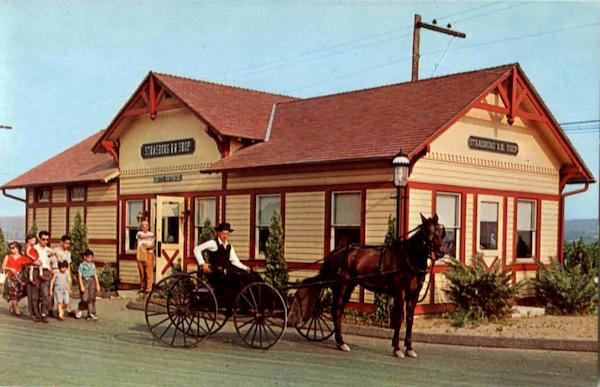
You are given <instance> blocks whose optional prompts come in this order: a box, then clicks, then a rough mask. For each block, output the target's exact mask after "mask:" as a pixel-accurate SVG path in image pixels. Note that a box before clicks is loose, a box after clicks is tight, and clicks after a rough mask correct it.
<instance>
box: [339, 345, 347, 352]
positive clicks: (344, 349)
mask: <svg viewBox="0 0 600 387" xmlns="http://www.w3.org/2000/svg"><path fill="white" fill-rule="evenodd" d="M338 349H339V350H340V351H344V352H350V347H349V346H348V344H342V345H338Z"/></svg>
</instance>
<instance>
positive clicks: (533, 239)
mask: <svg viewBox="0 0 600 387" xmlns="http://www.w3.org/2000/svg"><path fill="white" fill-rule="evenodd" d="M519 202H523V203H529V204H531V225H532V227H533V229H531V230H524V229H519ZM515 206H517V211H516V212H517V216H516V219H515V222H516V227H515V229H516V234H515V236H514V238H515V244H514V246H515V258H516V259H518V260H535V258H536V254H535V253H536V251H537V250H536V249H537V244H536V243H537V233H538V230H537V227H538V225H537V200H535V199H517V200H516V201H515ZM519 231H530V232H532V235H531V257H518V256H517V243H518V240H519Z"/></svg>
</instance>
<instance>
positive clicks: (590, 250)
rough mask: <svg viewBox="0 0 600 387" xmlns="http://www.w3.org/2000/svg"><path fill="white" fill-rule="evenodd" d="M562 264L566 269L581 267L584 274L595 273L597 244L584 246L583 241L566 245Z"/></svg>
mask: <svg viewBox="0 0 600 387" xmlns="http://www.w3.org/2000/svg"><path fill="white" fill-rule="evenodd" d="M564 257H565V260H564V263H565V267H566V268H574V267H575V266H577V265H579V266H581V270H582V271H583V272H584V273H586V274H592V273H595V272H596V268H597V267H598V265H597V261H598V242H596V243H590V244H586V243H585V242H584V241H583V239H579V240H578V241H573V242H571V243H567V245H566V246H565V251H564Z"/></svg>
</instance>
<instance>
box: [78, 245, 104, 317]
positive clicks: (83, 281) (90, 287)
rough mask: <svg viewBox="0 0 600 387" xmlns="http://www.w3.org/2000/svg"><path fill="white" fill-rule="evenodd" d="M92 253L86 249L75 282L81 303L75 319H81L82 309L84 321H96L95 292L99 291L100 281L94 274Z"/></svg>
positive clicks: (94, 266)
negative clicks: (77, 284)
mask: <svg viewBox="0 0 600 387" xmlns="http://www.w3.org/2000/svg"><path fill="white" fill-rule="evenodd" d="M93 259H94V252H93V251H92V250H90V249H87V250H86V251H85V252H84V253H83V262H82V263H81V265H79V269H78V274H77V282H78V283H79V290H80V291H81V302H80V303H79V307H78V308H77V313H75V317H76V318H81V315H82V313H83V310H84V309H87V311H88V315H87V318H86V320H88V321H96V320H98V317H96V292H97V291H99V290H100V281H98V274H96V264H95V263H94V262H93Z"/></svg>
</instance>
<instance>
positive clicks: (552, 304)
mask: <svg viewBox="0 0 600 387" xmlns="http://www.w3.org/2000/svg"><path fill="white" fill-rule="evenodd" d="M572 251H576V250H572ZM569 262H570V264H569V265H567V264H566V263H567V260H566V259H565V265H562V264H561V263H560V262H558V261H557V260H556V259H552V261H551V263H550V266H549V267H546V266H544V265H543V264H539V263H538V268H539V272H540V275H539V278H538V279H532V280H531V283H532V285H533V287H534V289H535V290H536V293H537V295H538V296H539V297H540V298H542V300H543V301H544V302H545V305H546V312H548V313H549V314H558V315H565V314H587V313H590V312H593V311H594V298H595V296H596V285H595V284H594V274H593V273H589V272H586V270H587V269H588V267H587V266H586V265H587V263H585V262H584V261H577V258H574V257H571V259H570V260H569ZM575 262H578V263H575Z"/></svg>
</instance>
